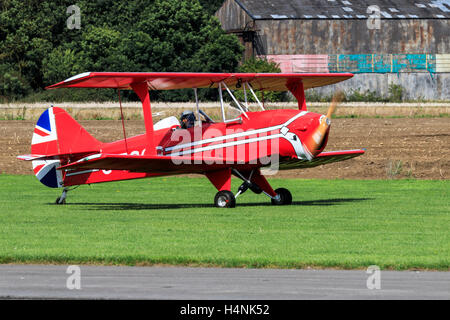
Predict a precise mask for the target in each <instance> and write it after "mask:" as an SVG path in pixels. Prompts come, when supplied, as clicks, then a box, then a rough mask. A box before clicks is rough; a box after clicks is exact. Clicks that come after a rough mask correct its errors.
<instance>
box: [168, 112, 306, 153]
mask: <svg viewBox="0 0 450 320" xmlns="http://www.w3.org/2000/svg"><path fill="white" fill-rule="evenodd" d="M307 113H309V112H308V111H302V112H300V113H298V114H296V115H295V116H294V117H292V118H291V119H289V120H288V121H286V122H285V123H283V124H280V125H277V126H272V127H267V128H261V129H256V130H250V131H244V132H239V133H233V134H229V135H224V136H220V137H215V138H209V139H204V140H199V141H194V142H191V143H185V144H180V145H176V146H173V147H168V148H165V149H164V151H165V152H170V151H174V150H179V149H186V148H191V147H196V146H199V145H203V144H207V143H213V142H220V141H223V140H230V139H236V138H241V137H245V136H252V135H255V134H259V133H265V132H270V131H273V130H278V129H281V128H282V127H286V126H288V125H290V124H291V123H292V122H294V121H295V120H297V119H298V118H300V117H302V116H304V115H305V114H307ZM278 137H279V135H278V134H276V135H269V136H265V137H261V138H262V140H268V139H275V138H278ZM254 139H257V138H254ZM248 140H253V139H246V140H240V141H234V142H236V143H238V144H245V143H250V142H246V141H248ZM256 141H259V140H256ZM234 142H230V143H234ZM251 142H253V141H251ZM225 144H227V143H225ZM225 144H219V145H214V146H212V147H214V148H213V149H217V148H220V147H222V146H223V145H225ZM232 145H237V144H231V145H229V146H232ZM204 148H207V147H204ZM199 149H203V148H197V149H195V152H200V151H201V150H199ZM197 150H199V151H197ZM209 150H212V149H209ZM188 151H191V152H188ZM203 151H205V150H203ZM193 152H194V150H186V151H181V152H178V153H171V154H170V155H180V153H182V154H190V153H193Z"/></svg>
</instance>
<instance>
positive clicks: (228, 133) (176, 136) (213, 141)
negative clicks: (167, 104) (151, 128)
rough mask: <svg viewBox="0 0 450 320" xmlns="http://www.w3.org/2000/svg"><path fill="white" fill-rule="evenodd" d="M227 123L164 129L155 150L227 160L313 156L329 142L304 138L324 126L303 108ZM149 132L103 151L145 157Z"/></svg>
mask: <svg viewBox="0 0 450 320" xmlns="http://www.w3.org/2000/svg"><path fill="white" fill-rule="evenodd" d="M247 115H248V119H247V118H246V117H245V116H244V115H241V116H240V117H239V118H237V119H236V120H235V121H231V122H228V123H223V122H220V123H207V122H203V123H202V125H201V126H199V125H197V126H195V127H192V128H189V129H181V128H180V127H176V126H173V127H170V128H164V129H161V130H158V131H155V132H154V141H155V143H156V145H157V152H158V154H159V155H164V156H180V155H183V156H192V157H197V158H198V157H205V158H209V157H214V158H223V159H224V160H226V161H233V160H234V161H235V162H236V163H238V162H248V161H251V160H254V159H256V158H261V157H264V156H267V157H270V156H272V155H279V156H280V157H298V158H302V159H308V160H309V159H310V158H312V157H314V156H315V155H317V154H318V153H320V152H321V151H322V150H323V149H324V148H325V146H326V140H327V139H326V138H327V135H328V130H326V134H325V135H324V136H323V137H322V139H321V141H319V143H318V145H319V147H318V148H317V147H314V146H313V147H311V146H310V145H307V144H306V142H307V141H308V140H309V139H311V136H312V135H314V133H315V132H316V131H317V129H318V127H319V126H320V124H321V118H322V117H323V116H322V115H320V114H317V113H313V112H305V111H299V110H268V111H259V112H248V113H247ZM146 142H147V139H146V135H145V134H142V135H138V136H135V137H130V138H127V140H126V141H125V140H124V139H123V140H119V141H116V142H113V143H106V144H103V145H102V150H101V152H102V153H112V154H130V155H145V154H146V152H147V149H146Z"/></svg>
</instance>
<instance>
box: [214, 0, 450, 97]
mask: <svg viewBox="0 0 450 320" xmlns="http://www.w3.org/2000/svg"><path fill="white" fill-rule="evenodd" d="M216 16H217V17H218V19H219V21H220V23H221V24H222V27H223V29H224V30H225V31H227V32H228V33H233V34H236V35H237V36H238V37H239V39H240V40H241V42H242V44H243V45H244V46H245V55H244V56H245V59H247V58H249V57H252V56H259V57H267V58H268V59H271V60H274V61H276V62H278V63H279V64H280V67H281V69H282V71H283V72H353V73H355V77H354V78H353V79H352V80H349V81H346V82H344V83H342V84H340V85H339V86H341V87H342V89H344V90H346V91H348V90H352V89H359V90H360V91H361V92H364V91H367V90H370V91H376V92H377V94H379V95H383V96H387V95H388V93H389V85H390V84H397V85H401V86H402V87H403V89H404V97H405V98H406V99H426V100H450V54H449V53H450V20H449V19H450V0H395V1H394V0H371V1H362V0H314V1H312V0H310V1H308V0H226V1H224V3H223V5H222V6H221V8H220V9H219V10H218V11H217V12H216ZM335 89H336V88H322V89H319V90H321V92H322V93H330V90H335Z"/></svg>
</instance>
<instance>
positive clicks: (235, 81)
mask: <svg viewBox="0 0 450 320" xmlns="http://www.w3.org/2000/svg"><path fill="white" fill-rule="evenodd" d="M351 77H353V74H351V73H323V74H320V73H311V74H306V73H179V72H87V73H82V74H79V75H77V76H74V77H72V78H69V79H67V80H65V81H62V82H60V83H57V84H54V85H51V86H49V87H47V89H54V88H119V89H131V85H132V84H136V83H142V82H147V84H148V87H149V89H150V90H174V89H185V88H217V87H218V83H220V82H221V81H224V82H225V84H226V85H227V86H228V87H229V88H231V89H236V88H237V87H240V86H241V83H243V82H248V83H250V84H251V85H252V87H253V88H254V89H259V90H267V91H288V90H289V89H288V83H289V84H291V83H296V82H300V81H302V82H303V87H304V89H309V88H315V87H322V86H326V85H330V84H334V83H338V82H341V81H344V80H347V79H350V78H351Z"/></svg>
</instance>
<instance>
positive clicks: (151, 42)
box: [0, 0, 243, 100]
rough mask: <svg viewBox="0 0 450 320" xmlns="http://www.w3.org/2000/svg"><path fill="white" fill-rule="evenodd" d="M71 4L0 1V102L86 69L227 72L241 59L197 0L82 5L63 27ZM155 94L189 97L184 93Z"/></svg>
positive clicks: (233, 41) (64, 0) (63, 0)
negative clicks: (75, 19)
mask: <svg viewBox="0 0 450 320" xmlns="http://www.w3.org/2000/svg"><path fill="white" fill-rule="evenodd" d="M72 4H73V1H72V0H22V1H20V0H7V1H6V0H5V1H2V2H1V4H0V10H1V11H0V21H1V23H0V66H1V70H3V71H4V72H3V76H1V78H0V90H1V94H2V95H3V96H4V97H6V98H7V99H11V98H13V99H14V98H20V97H23V96H24V95H26V94H28V93H30V92H31V91H40V90H42V89H43V88H44V87H45V86H48V85H50V84H53V83H55V82H59V81H61V80H64V79H65V78H67V77H69V76H73V75H75V74H76V73H80V72H86V71H186V72H230V71H235V69H236V68H237V66H238V63H239V61H240V59H241V54H242V51H243V48H242V46H241V45H240V44H239V41H238V40H237V38H236V37H235V36H232V35H227V34H226V33H225V32H224V31H223V30H222V29H221V27H220V24H219V22H218V20H217V19H216V18H214V17H212V16H211V14H210V13H208V11H206V10H205V9H204V8H203V7H202V5H201V4H200V2H199V1H198V0H151V1H148V0H130V1H127V2H117V1H113V0H97V1H92V0H79V1H77V3H76V4H77V5H78V6H79V8H80V9H81V29H80V30H77V29H74V30H71V29H68V28H67V26H66V20H67V18H68V17H69V15H68V14H67V13H66V10H67V7H69V6H70V5H72ZM80 92H81V91H80ZM205 94H206V93H205ZM153 95H154V96H155V97H156V98H167V99H172V100H173V99H190V98H192V93H187V91H186V92H185V93H180V94H178V95H177V94H174V93H171V92H163V93H156V94H155V93H154V94H153ZM45 96H46V97H50V96H51V95H47V94H46V95H45Z"/></svg>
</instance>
